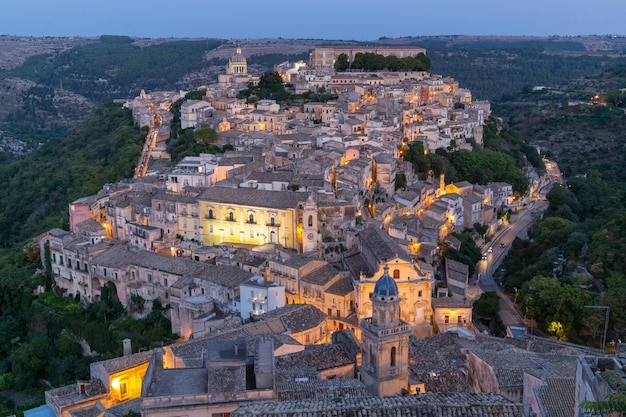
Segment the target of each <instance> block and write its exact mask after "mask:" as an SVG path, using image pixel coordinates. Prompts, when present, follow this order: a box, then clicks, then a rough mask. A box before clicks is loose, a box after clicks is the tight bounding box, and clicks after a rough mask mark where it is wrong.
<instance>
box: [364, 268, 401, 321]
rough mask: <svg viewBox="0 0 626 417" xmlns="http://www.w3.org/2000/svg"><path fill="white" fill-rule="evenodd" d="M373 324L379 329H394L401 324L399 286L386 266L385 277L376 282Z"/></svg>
mask: <svg viewBox="0 0 626 417" xmlns="http://www.w3.org/2000/svg"><path fill="white" fill-rule="evenodd" d="M371 301H372V324H374V325H376V326H378V327H394V326H397V325H398V324H399V323H400V301H401V300H400V297H399V294H398V284H396V281H395V280H394V279H393V278H392V277H391V275H389V267H388V266H387V265H385V269H384V273H383V275H382V276H381V277H380V278H379V279H378V281H376V286H375V287H374V293H373V294H372V298H371Z"/></svg>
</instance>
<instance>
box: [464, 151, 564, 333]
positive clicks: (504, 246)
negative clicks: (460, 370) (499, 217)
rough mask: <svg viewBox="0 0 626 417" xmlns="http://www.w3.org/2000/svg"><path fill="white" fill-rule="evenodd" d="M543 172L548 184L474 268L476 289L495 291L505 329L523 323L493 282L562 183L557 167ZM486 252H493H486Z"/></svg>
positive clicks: (500, 233)
mask: <svg viewBox="0 0 626 417" xmlns="http://www.w3.org/2000/svg"><path fill="white" fill-rule="evenodd" d="M546 170H547V172H548V175H549V181H550V183H549V184H547V185H545V186H544V187H542V188H541V190H540V192H539V193H538V195H537V196H534V197H532V198H528V201H529V202H528V203H526V204H524V206H523V207H522V209H521V210H520V211H519V212H518V213H516V214H514V215H512V216H511V218H510V221H509V224H508V225H506V226H504V227H503V228H502V229H501V230H499V231H498V232H497V233H496V235H495V236H494V238H493V240H492V241H491V242H489V244H488V245H486V246H485V247H484V248H483V253H486V255H487V259H483V260H481V261H480V262H479V263H478V265H477V268H476V270H477V272H478V285H479V288H480V290H481V291H482V292H484V291H495V292H496V293H497V294H498V296H499V297H500V318H501V319H502V322H503V323H504V325H505V326H507V327H509V326H516V325H517V326H520V325H521V326H524V325H525V319H524V317H523V316H522V314H521V313H520V312H519V311H518V309H517V308H516V306H515V303H514V300H511V299H510V298H509V297H508V295H507V294H505V293H504V292H503V291H502V289H501V283H499V282H498V283H497V282H495V280H494V272H496V271H497V270H498V268H499V267H500V265H501V264H502V261H503V260H504V258H505V256H506V255H507V253H508V251H509V250H510V248H511V243H512V242H513V240H515V238H516V237H518V236H519V237H525V236H526V233H527V229H528V227H529V226H530V225H531V224H532V223H533V222H534V221H535V220H536V218H537V216H539V215H541V213H543V212H544V211H545V210H546V209H547V208H548V205H549V203H548V201H547V200H546V194H547V193H548V192H549V190H550V188H551V187H552V185H553V184H554V183H559V184H560V183H562V178H561V172H560V171H559V168H558V166H557V164H556V163H554V162H553V161H547V160H546ZM487 248H492V252H488V249H487Z"/></svg>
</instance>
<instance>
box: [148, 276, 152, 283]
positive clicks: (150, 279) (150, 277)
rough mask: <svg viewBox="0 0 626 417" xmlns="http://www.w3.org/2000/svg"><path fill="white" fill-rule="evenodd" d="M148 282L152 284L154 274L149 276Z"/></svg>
mask: <svg viewBox="0 0 626 417" xmlns="http://www.w3.org/2000/svg"><path fill="white" fill-rule="evenodd" d="M148 282H149V283H152V274H148Z"/></svg>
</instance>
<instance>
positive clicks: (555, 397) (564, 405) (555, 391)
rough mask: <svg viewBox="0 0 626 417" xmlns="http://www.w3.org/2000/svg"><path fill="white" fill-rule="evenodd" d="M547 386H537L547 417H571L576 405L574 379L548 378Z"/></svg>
mask: <svg viewBox="0 0 626 417" xmlns="http://www.w3.org/2000/svg"><path fill="white" fill-rule="evenodd" d="M546 382H547V386H540V387H535V388H534V390H535V392H536V395H537V397H538V399H539V403H540V407H541V408H542V409H543V412H544V414H543V415H544V416H545V417H571V416H572V412H573V410H574V409H575V407H576V401H575V400H576V398H575V397H576V394H575V393H576V381H575V380H574V379H554V378H547V379H546Z"/></svg>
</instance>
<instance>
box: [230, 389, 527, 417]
mask: <svg viewBox="0 0 626 417" xmlns="http://www.w3.org/2000/svg"><path fill="white" fill-rule="evenodd" d="M287 415H288V416H293V417H299V416H307V417H314V416H320V417H327V416H328V417H331V416H363V417H366V416H372V417H373V416H378V417H402V416H417V417H444V416H464V417H492V416H493V417H521V416H523V409H522V405H521V404H515V403H513V402H512V401H511V400H509V399H508V398H506V397H505V396H503V395H500V394H470V393H450V394H442V393H430V392H429V393H426V394H420V395H393V396H389V397H358V398H346V397H343V398H333V399H326V398H324V399H315V400H300V401H284V402H278V403H276V402H272V403H256V404H246V405H242V406H240V407H239V408H238V409H237V410H235V411H234V412H232V413H231V416H232V417H244V416H257V417H265V416H267V417H269V416H287Z"/></svg>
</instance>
